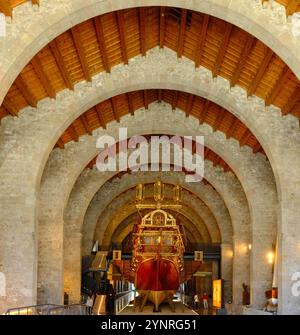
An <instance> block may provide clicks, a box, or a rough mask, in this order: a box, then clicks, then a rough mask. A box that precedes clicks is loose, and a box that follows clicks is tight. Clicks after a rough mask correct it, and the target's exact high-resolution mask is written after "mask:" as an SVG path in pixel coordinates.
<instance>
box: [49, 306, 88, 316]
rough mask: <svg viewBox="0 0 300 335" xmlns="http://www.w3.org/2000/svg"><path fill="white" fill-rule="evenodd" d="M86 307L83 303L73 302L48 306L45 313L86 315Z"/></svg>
mask: <svg viewBox="0 0 300 335" xmlns="http://www.w3.org/2000/svg"><path fill="white" fill-rule="evenodd" d="M88 314H89V311H88V307H87V306H86V305H83V304H73V305H66V306H58V307H54V308H50V309H49V310H48V314H47V315H88Z"/></svg>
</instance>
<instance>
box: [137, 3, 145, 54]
mask: <svg viewBox="0 0 300 335" xmlns="http://www.w3.org/2000/svg"><path fill="white" fill-rule="evenodd" d="M139 29H140V41H141V53H142V55H143V56H145V55H146V51H147V50H146V10H145V8H144V7H140V8H139Z"/></svg>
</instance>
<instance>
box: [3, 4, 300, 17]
mask: <svg viewBox="0 0 300 335" xmlns="http://www.w3.org/2000/svg"><path fill="white" fill-rule="evenodd" d="M30 1H31V3H32V4H37V5H38V4H39V2H40V1H39V0H30ZM261 1H262V3H264V2H268V1H269V0H261ZM24 2H28V0H0V12H3V13H4V14H5V15H6V16H12V13H13V9H14V8H15V7H17V6H19V5H21V4H22V3H24ZM276 2H278V3H280V4H281V5H283V6H284V7H285V8H286V15H287V16H288V15H291V14H293V13H294V12H298V11H300V0H276Z"/></svg>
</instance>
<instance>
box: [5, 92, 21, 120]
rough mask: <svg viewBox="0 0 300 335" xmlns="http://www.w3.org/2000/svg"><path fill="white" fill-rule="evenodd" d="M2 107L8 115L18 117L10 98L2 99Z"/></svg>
mask: <svg viewBox="0 0 300 335" xmlns="http://www.w3.org/2000/svg"><path fill="white" fill-rule="evenodd" d="M2 106H3V107H4V108H5V109H6V110H7V111H8V113H9V114H10V115H12V116H18V112H19V111H18V109H17V108H16V107H15V106H14V104H13V103H12V101H11V100H10V98H8V97H7V96H6V97H5V98H4V100H3V102H2Z"/></svg>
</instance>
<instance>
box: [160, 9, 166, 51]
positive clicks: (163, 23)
mask: <svg viewBox="0 0 300 335" xmlns="http://www.w3.org/2000/svg"><path fill="white" fill-rule="evenodd" d="M165 26H166V7H164V6H161V7H160V17H159V47H160V48H163V47H164V42H165Z"/></svg>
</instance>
